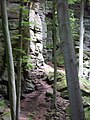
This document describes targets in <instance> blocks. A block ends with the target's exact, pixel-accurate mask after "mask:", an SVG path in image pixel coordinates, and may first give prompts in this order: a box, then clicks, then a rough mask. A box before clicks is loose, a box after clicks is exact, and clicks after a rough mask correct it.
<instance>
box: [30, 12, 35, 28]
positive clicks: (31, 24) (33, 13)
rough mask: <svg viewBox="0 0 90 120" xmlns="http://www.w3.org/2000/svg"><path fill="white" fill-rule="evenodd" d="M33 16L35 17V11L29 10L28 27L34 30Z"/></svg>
mask: <svg viewBox="0 0 90 120" xmlns="http://www.w3.org/2000/svg"><path fill="white" fill-rule="evenodd" d="M34 17H35V11H34V10H30V11H29V22H30V24H29V26H30V29H32V30H34V26H35V21H34Z"/></svg>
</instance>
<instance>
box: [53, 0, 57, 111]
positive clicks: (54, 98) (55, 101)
mask: <svg viewBox="0 0 90 120" xmlns="http://www.w3.org/2000/svg"><path fill="white" fill-rule="evenodd" d="M55 5H56V1H55V0H53V51H54V84H53V105H54V108H56V109H57V89H56V83H57V55H56V41H57V35H56V26H55V24H56V18H55V7H56V6H55Z"/></svg>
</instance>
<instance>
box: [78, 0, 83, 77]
mask: <svg viewBox="0 0 90 120" xmlns="http://www.w3.org/2000/svg"><path fill="white" fill-rule="evenodd" d="M80 12H81V14H80V45H79V77H80V78H81V77H83V38H84V25H83V16H84V0H81V10H80Z"/></svg>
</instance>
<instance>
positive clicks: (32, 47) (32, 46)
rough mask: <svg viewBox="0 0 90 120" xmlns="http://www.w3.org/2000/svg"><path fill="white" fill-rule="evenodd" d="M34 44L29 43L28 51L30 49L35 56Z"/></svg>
mask: <svg viewBox="0 0 90 120" xmlns="http://www.w3.org/2000/svg"><path fill="white" fill-rule="evenodd" d="M35 48H36V47H35V43H34V42H32V41H31V42H30V49H31V52H33V53H34V54H35Z"/></svg>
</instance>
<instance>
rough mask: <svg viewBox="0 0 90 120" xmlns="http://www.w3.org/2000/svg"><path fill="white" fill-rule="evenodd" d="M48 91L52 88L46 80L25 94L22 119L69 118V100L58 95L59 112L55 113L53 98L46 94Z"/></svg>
mask: <svg viewBox="0 0 90 120" xmlns="http://www.w3.org/2000/svg"><path fill="white" fill-rule="evenodd" d="M46 91H51V92H52V88H51V86H50V85H48V84H47V83H46V82H45V81H41V82H39V85H38V87H37V90H36V91H34V92H32V93H30V94H25V97H26V98H25V99H24V100H22V101H21V120H67V115H66V113H65V109H66V106H67V105H68V102H67V101H66V100H64V99H62V98H61V97H60V95H59V94H60V93H59V94H58V95H57V103H58V112H57V113H56V114H55V112H54V110H53V109H52V108H51V106H52V99H51V97H47V96H46Z"/></svg>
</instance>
